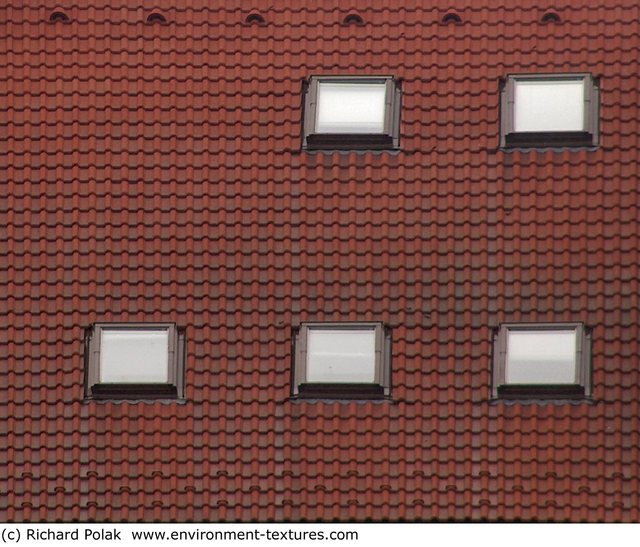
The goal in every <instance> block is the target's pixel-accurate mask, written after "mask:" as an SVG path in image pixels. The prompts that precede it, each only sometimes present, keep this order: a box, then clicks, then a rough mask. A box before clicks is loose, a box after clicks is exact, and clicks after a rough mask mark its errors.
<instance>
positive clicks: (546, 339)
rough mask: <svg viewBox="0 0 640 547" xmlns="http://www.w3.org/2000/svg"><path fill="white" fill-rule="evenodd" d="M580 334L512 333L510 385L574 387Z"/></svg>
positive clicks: (568, 332)
mask: <svg viewBox="0 0 640 547" xmlns="http://www.w3.org/2000/svg"><path fill="white" fill-rule="evenodd" d="M575 381H576V331H575V330H571V331H569V330H555V331H517V330H510V331H508V338H507V366H506V382H507V384H573V383H575Z"/></svg>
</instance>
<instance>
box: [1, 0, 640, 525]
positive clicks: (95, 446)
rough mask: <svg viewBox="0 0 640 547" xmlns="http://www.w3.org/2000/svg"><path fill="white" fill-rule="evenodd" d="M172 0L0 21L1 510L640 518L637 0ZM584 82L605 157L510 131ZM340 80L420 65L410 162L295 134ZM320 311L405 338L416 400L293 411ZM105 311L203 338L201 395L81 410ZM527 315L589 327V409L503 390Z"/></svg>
mask: <svg viewBox="0 0 640 547" xmlns="http://www.w3.org/2000/svg"><path fill="white" fill-rule="evenodd" d="M174 4H175V3H174V2H169V0H161V1H159V2H156V4H155V7H156V8H157V11H158V12H159V13H161V14H162V15H163V16H164V17H165V18H166V19H167V23H166V24H148V23H145V21H146V19H147V17H148V15H149V14H150V13H151V11H150V10H149V9H148V8H147V7H146V6H145V5H144V4H143V3H141V2H132V1H131V0H127V1H125V0H115V1H114V0H110V1H109V2H106V1H104V0H91V1H90V2H87V3H84V4H82V5H78V4H73V5H69V6H68V7H65V8H64V11H65V13H66V14H67V15H68V17H69V21H68V22H57V23H53V22H49V16H50V15H51V12H52V11H53V10H54V9H58V8H59V6H57V4H56V3H55V2H54V1H53V0H47V1H45V2H40V3H37V4H36V3H35V2H29V1H26V2H12V1H9V2H5V3H4V5H3V6H2V7H0V18H1V20H2V21H3V25H2V27H1V28H0V36H1V37H2V40H1V41H0V43H2V48H3V55H1V56H0V128H1V129H0V134H1V135H2V139H0V143H1V144H0V150H1V151H2V152H3V153H2V154H1V155H0V157H2V160H1V161H0V170H1V171H0V173H1V175H2V179H3V182H4V184H3V186H2V190H1V191H0V215H1V218H0V222H1V223H2V226H4V227H5V232H4V235H5V237H3V238H0V257H1V259H2V261H3V263H4V267H3V268H1V269H0V313H2V315H3V318H4V322H5V324H6V325H7V328H6V329H5V330H4V331H2V332H0V352H1V353H0V355H1V356H2V359H3V362H5V363H7V366H6V367H3V369H2V370H0V376H1V377H2V382H1V384H2V385H3V386H6V387H5V388H3V389H2V390H0V407H1V408H2V412H3V415H5V416H7V420H6V421H5V423H4V425H3V431H2V432H3V433H6V434H4V435H2V439H3V444H2V446H1V448H2V450H0V454H2V461H1V465H2V469H3V472H2V473H0V489H1V492H0V494H2V495H0V500H3V501H2V505H0V519H1V520H4V521H39V520H61V521H70V520H84V521H86V520H100V521H104V520H112V521H143V520H144V521H153V520H161V521H172V520H173V521H185V520H195V521H204V520H216V521H222V520H228V521H248V520H258V521H267V520H311V521H313V520H350V519H351V520H427V521H428V520H540V521H547V520H557V521H566V520H568V521H627V522H634V521H637V520H638V519H640V505H639V503H638V497H637V495H636V493H637V489H638V466H637V464H636V462H637V461H638V459H639V457H640V454H639V448H638V446H640V445H639V443H638V440H639V439H638V433H637V432H638V431H639V430H640V428H639V427H638V404H637V400H638V398H639V397H638V395H639V393H638V385H639V382H638V366H637V365H638V363H637V356H638V354H639V353H640V352H639V349H640V348H639V343H638V339H639V337H638V328H637V325H638V323H639V321H640V317H639V315H640V314H639V312H638V310H639V309H640V308H639V306H638V294H639V288H640V287H639V286H638V285H639V284H638V279H639V278H640V276H639V272H638V246H639V245H638V244H639V241H638V239H639V235H638V224H637V208H638V204H639V203H638V197H637V196H638V193H637V180H636V179H637V177H636V175H637V170H638V153H637V129H638V124H637V121H636V120H637V119H638V109H637V104H638V101H637V100H636V99H637V97H636V92H635V90H636V89H637V88H638V85H637V80H638V77H637V74H636V63H635V58H636V57H637V55H636V54H637V49H638V47H639V45H638V38H637V37H638V35H639V33H638V20H639V16H640V12H639V9H640V8H638V5H637V3H636V2H631V0H617V1H615V2H606V3H605V2H600V3H598V2H596V3H595V4H594V2H587V1H586V0H585V1H579V2H575V1H572V2H564V3H562V2H561V3H557V2H555V3H554V4H553V5H552V4H551V3H549V2H542V3H540V2H533V1H532V0H526V1H523V2H520V3H519V5H518V6H507V5H505V6H499V5H496V4H495V2H478V1H473V2H471V1H470V0H465V1H464V2H458V3H456V10H455V13H457V14H458V15H459V16H460V18H461V20H462V22H461V24H459V25H456V24H448V25H447V24H443V23H442V21H441V20H442V17H443V16H444V15H445V14H447V13H449V12H450V11H451V3H447V2H440V1H437V2H435V3H432V4H430V5H429V6H424V5H421V3H419V2H416V1H415V0H394V1H393V2H388V1H387V0H372V1H370V2H367V3H366V4H362V5H358V6H357V10H356V11H357V13H358V14H359V15H360V16H361V17H362V18H363V20H364V25H362V26H357V25H355V26H354V25H345V24H343V20H344V18H345V16H347V15H348V14H349V13H351V11H352V10H351V6H347V5H344V3H340V2H337V1H336V0H329V1H323V2H321V3H319V4H317V5H314V6H306V5H302V4H300V3H299V2H290V1H281V2H279V3H278V4H277V6H272V7H268V8H264V6H262V5H259V4H257V3H254V4H251V3H249V4H247V3H246V2H239V1H238V0H234V1H231V2H225V3H224V4H215V3H213V4H212V3H211V2H208V1H206V2H205V1H204V0H189V1H188V2H183V3H181V5H180V6H176V5H174ZM255 10H257V12H258V13H260V14H261V15H262V16H263V17H264V19H265V24H264V25H249V24H246V23H245V18H246V17H247V16H248V15H249V14H250V13H253V12H254V11H255ZM549 10H551V11H554V12H555V13H557V14H558V15H559V16H560V21H559V22H556V23H542V22H540V19H541V18H542V16H543V15H544V14H545V13H546V12H547V11H549ZM563 71H568V72H589V73H591V74H593V75H594V76H595V77H597V78H598V79H599V82H600V87H601V93H600V113H599V121H600V133H601V135H600V143H599V146H598V147H597V148H595V149H580V150H562V151H558V150H526V151H525V150H507V151H505V150H502V149H500V148H499V140H500V127H499V121H500V108H499V105H500V85H501V83H500V82H501V79H502V78H505V77H506V76H507V75H508V74H517V73H526V72H563ZM329 74H374V75H393V76H394V77H397V78H400V79H401V80H402V113H401V131H400V132H401V135H400V150H399V151H397V152H391V153H390V152H326V153H325V152H323V153H309V152H302V151H301V149H300V147H301V135H300V133H301V116H302V103H303V101H302V92H303V81H304V80H305V79H306V78H308V77H309V76H311V75H329ZM325 320H327V321H340V320H350V321H383V322H385V323H386V324H388V325H389V326H390V328H391V331H392V337H393V346H392V351H393V354H392V368H393V382H392V383H393V390H392V395H393V401H378V402H363V401H358V402H349V401H342V402H328V401H295V400H292V399H291V398H290V393H291V366H292V347H291V337H292V329H294V328H295V327H297V326H299V324H300V323H301V322H302V321H325ZM104 321H158V322H176V323H177V324H178V325H179V326H180V327H184V328H185V329H186V340H187V343H186V371H185V392H186V393H185V402H184V403H165V402H155V403H149V402H146V403H132V402H109V401H107V402H96V401H85V400H84V366H85V365H84V352H85V350H84V347H83V337H84V333H85V329H87V328H88V327H89V326H90V325H91V324H92V323H93V322H104ZM516 321H528V322H533V321H582V322H585V323H586V324H587V325H589V326H590V327H592V328H593V348H592V350H593V357H592V369H593V401H592V402H591V403H587V402H577V403H576V402H573V403H563V404H559V403H555V402H546V403H523V402H496V401H491V381H492V373H491V358H492V346H491V339H492V329H493V328H494V327H496V326H497V325H498V324H499V323H501V322H516Z"/></svg>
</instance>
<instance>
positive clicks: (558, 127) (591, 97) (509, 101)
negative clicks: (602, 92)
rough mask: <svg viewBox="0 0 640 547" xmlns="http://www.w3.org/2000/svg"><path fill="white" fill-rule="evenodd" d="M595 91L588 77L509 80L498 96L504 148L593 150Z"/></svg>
mask: <svg viewBox="0 0 640 547" xmlns="http://www.w3.org/2000/svg"><path fill="white" fill-rule="evenodd" d="M597 142H598V88H597V86H596V84H595V82H594V80H593V78H592V77H591V75H589V74H560V75H556V74H543V75H513V76H509V77H508V78H507V81H506V85H505V87H504V90H503V92H502V144H503V146H507V147H548V146H554V147H567V146H593V145H595V144H597Z"/></svg>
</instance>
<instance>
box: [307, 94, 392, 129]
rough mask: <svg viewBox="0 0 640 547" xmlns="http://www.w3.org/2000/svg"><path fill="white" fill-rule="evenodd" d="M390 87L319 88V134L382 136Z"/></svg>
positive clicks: (317, 124)
mask: <svg viewBox="0 0 640 547" xmlns="http://www.w3.org/2000/svg"><path fill="white" fill-rule="evenodd" d="M385 92H386V85H385V84H384V83H379V84H372V83H371V84H367V83H357V84H354V83H329V82H327V83H322V82H320V83H319V84H318V106H317V118H316V132H317V133H382V132H383V131H384V110H385V102H384V99H385Z"/></svg>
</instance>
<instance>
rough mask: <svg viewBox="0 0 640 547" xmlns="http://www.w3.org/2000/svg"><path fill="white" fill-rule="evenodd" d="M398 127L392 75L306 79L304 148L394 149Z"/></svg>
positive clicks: (397, 100)
mask: <svg viewBox="0 0 640 547" xmlns="http://www.w3.org/2000/svg"><path fill="white" fill-rule="evenodd" d="M399 129H400V90H399V86H398V84H397V82H395V81H394V80H393V78H391V77H388V76H385V77H338V76H331V77H329V76H327V77H313V78H311V79H310V81H309V86H308V89H307V92H306V97H305V120H304V142H303V146H304V147H305V148H307V149H343V150H346V149H385V148H396V147H397V146H398V142H399Z"/></svg>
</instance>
